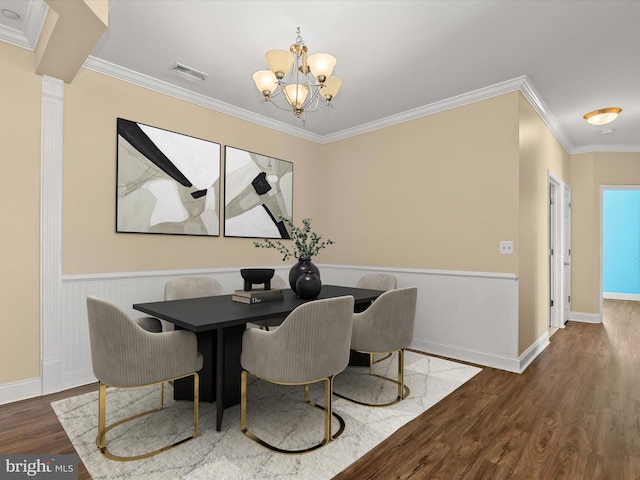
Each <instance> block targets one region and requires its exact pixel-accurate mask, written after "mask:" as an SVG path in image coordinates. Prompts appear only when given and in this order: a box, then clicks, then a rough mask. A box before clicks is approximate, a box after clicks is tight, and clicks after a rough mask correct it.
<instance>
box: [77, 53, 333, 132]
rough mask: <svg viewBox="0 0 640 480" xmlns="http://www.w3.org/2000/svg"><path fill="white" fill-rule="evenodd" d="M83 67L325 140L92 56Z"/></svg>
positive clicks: (228, 112)
mask: <svg viewBox="0 0 640 480" xmlns="http://www.w3.org/2000/svg"><path fill="white" fill-rule="evenodd" d="M83 67H84V68H86V69H87V70H91V71H93V72H96V73H100V74H103V75H107V76H109V77H113V78H116V79H118V80H122V81H124V82H127V83H131V84H133V85H138V86H139V87H143V88H147V89H149V90H153V91H156V92H158V93H162V94H165V95H169V96H171V97H174V98H177V99H179V100H183V101H185V102H189V103H193V104H195V105H198V106H201V107H204V108H208V109H210V110H215V111H216V112H220V113H224V114H225V115H229V116H232V117H235V118H239V119H240V120H246V121H248V122H251V123H255V124H257V125H261V126H263V127H267V128H271V129H273V130H277V131H279V132H282V133H286V134H289V135H293V136H296V137H300V138H302V139H305V140H309V141H311V142H315V143H322V142H321V140H322V137H321V136H320V135H317V134H314V133H310V132H308V131H306V130H302V129H300V128H297V127H293V126H291V125H288V124H286V123H283V122H279V121H277V120H273V119H270V118H267V117H264V116H262V115H258V114H256V113H253V112H250V111H248V110H244V109H242V108H238V107H235V106H233V105H229V104H228V103H224V102H221V101H219V100H216V99H214V98H211V97H207V96H206V95H202V94H199V93H195V92H192V91H189V90H187V89H184V88H182V87H177V86H175V85H171V84H170V83H167V82H163V81H161V80H157V79H155V78H152V77H149V76H147V75H143V74H141V73H138V72H136V71H134V70H130V69H128V68H124V67H121V66H119V65H115V64H113V63H110V62H106V61H104V60H101V59H99V58H95V57H92V56H89V57H88V58H87V60H86V61H85V62H84V64H83Z"/></svg>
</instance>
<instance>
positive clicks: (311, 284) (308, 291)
mask: <svg viewBox="0 0 640 480" xmlns="http://www.w3.org/2000/svg"><path fill="white" fill-rule="evenodd" d="M320 290H322V282H321V281H320V276H318V275H317V274H315V273H314V272H312V271H311V270H309V271H308V272H306V273H303V274H302V275H300V276H299V277H298V280H296V295H297V296H298V298H301V299H303V300H312V299H314V298H316V297H317V296H318V295H320Z"/></svg>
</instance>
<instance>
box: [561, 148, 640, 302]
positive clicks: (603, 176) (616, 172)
mask: <svg viewBox="0 0 640 480" xmlns="http://www.w3.org/2000/svg"><path fill="white" fill-rule="evenodd" d="M570 184H571V189H572V196H573V211H572V233H573V238H572V251H571V256H572V267H571V274H572V287H571V302H572V305H571V309H572V310H573V311H575V312H580V313H594V314H598V313H601V312H600V301H601V294H602V292H601V291H600V289H601V286H600V280H601V276H602V273H601V263H600V262H601V259H600V248H601V247H600V229H601V225H600V187H601V186H602V185H640V153H588V154H583V155H575V156H573V157H572V158H571V182H570Z"/></svg>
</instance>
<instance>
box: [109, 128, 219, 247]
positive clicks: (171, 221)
mask: <svg viewBox="0 0 640 480" xmlns="http://www.w3.org/2000/svg"><path fill="white" fill-rule="evenodd" d="M117 137H118V146H117V165H118V166H117V169H118V172H117V183H118V188H117V200H116V232H122V233H160V234H172V235H204V236H213V237H217V236H219V235H220V204H219V203H220V202H219V199H220V144H219V143H214V142H210V141H208V140H202V139H199V138H195V137H191V136H188V135H183V134H180V133H175V132H170V131H168V130H163V129H161V128H156V127H151V126H149V125H144V124H142V123H138V122H133V121H131V120H125V119H123V118H118V125H117Z"/></svg>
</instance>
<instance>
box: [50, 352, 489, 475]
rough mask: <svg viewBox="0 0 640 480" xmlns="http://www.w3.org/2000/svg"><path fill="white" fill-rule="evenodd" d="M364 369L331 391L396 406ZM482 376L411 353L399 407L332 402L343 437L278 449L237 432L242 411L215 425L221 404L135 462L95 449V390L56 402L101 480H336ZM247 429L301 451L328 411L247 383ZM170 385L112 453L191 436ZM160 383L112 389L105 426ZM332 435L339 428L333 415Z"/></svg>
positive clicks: (315, 395)
mask: <svg viewBox="0 0 640 480" xmlns="http://www.w3.org/2000/svg"><path fill="white" fill-rule="evenodd" d="M368 371H369V370H368V368H366V367H348V368H347V370H346V371H345V372H343V373H342V374H340V375H338V376H337V377H336V379H335V387H334V390H335V391H336V392H341V393H350V394H352V395H354V396H355V395H359V398H361V399H362V398H363V397H362V393H363V392H367V397H368V398H367V400H372V399H374V398H375V399H378V400H379V401H390V400H392V399H393V398H395V395H396V392H397V387H396V386H395V385H394V384H393V383H391V382H386V381H383V380H380V379H377V378H376V377H371V376H370V375H368ZM375 372H376V373H380V374H383V375H387V376H390V377H392V378H395V375H396V372H397V363H396V356H395V355H394V357H393V358H391V359H389V360H385V361H382V362H380V363H378V364H376V366H375ZM479 372H480V369H479V368H475V367H471V366H467V365H462V364H458V363H454V362H450V361H446V360H442V359H439V358H434V357H429V356H426V355H421V354H417V353H413V352H406V355H405V383H406V384H407V385H408V386H409V388H410V389H411V394H410V395H409V397H408V398H407V399H405V400H403V401H401V402H399V403H397V404H395V405H393V406H389V407H384V408H372V407H364V406H361V405H357V404H354V403H351V402H347V401H346V400H343V399H341V398H338V397H334V402H333V409H334V411H335V412H336V413H338V414H339V415H340V416H341V417H342V418H343V419H344V420H345V423H346V428H345V431H344V432H343V434H342V435H341V436H340V437H338V438H337V439H336V440H334V441H332V442H329V444H328V445H326V446H324V447H322V448H320V449H318V450H315V451H313V452H310V453H306V454H301V455H285V454H279V453H274V452H271V451H270V450H268V449H266V448H264V447H262V446H260V445H258V444H257V443H255V442H253V441H252V440H250V439H249V438H247V437H246V436H245V435H244V434H242V432H241V431H240V406H239V405H236V406H234V407H231V408H228V409H226V410H225V412H224V420H223V426H222V431H220V432H217V431H216V429H215V418H216V409H215V403H211V404H210V403H201V404H200V434H199V435H198V437H197V438H195V439H193V440H191V441H189V442H186V443H184V444H182V445H180V446H178V447H176V448H174V449H172V450H169V451H167V452H164V453H161V454H159V455H156V456H154V457H151V458H148V459H144V460H138V461H133V462H114V461H111V460H107V459H106V458H104V457H103V456H102V454H101V453H100V452H99V450H98V449H97V447H96V445H95V439H96V434H97V425H98V393H97V391H96V392H91V393H87V394H84V395H79V396H77V397H73V398H69V399H65V400H60V401H57V402H53V403H52V404H51V405H52V407H53V409H54V411H55V412H56V414H57V415H58V418H59V420H60V423H61V424H62V426H63V427H64V429H65V431H66V433H67V435H68V436H69V438H70V439H71V441H72V443H73V445H74V447H75V449H76V451H77V452H78V454H79V455H80V458H81V459H82V461H83V462H84V464H85V466H86V467H87V470H88V471H89V473H90V474H91V477H92V478H93V479H94V480H98V479H125V478H126V479H136V480H145V479H149V480H151V479H153V480H160V479H166V480H176V479H189V480H196V479H203V480H205V479H206V480H214V479H224V480H236V479H237V480H240V479H251V480H253V479H276V478H277V479H278V480H286V479H291V480H293V479H296V480H299V479H308V480H322V479H330V478H332V477H333V476H334V475H336V474H338V473H339V472H341V471H342V470H344V469H345V468H346V467H347V466H349V465H350V464H351V463H353V462H354V461H356V460H357V459H358V458H359V457H361V456H362V455H364V454H365V453H366V452H368V451H369V450H371V449H372V448H373V447H375V446H376V445H378V444H379V443H380V442H382V441H383V440H384V439H385V438H387V437H388V436H390V435H391V434H392V433H393V432H395V431H396V430H398V429H399V428H400V427H402V426H403V425H405V424H406V423H408V422H409V421H411V420H413V419H414V418H416V417H417V416H418V415H420V414H421V413H422V412H424V411H425V410H427V409H429V408H430V407H431V406H433V405H434V404H436V403H437V402H438V401H440V400H441V399H443V398H444V397H446V396H447V395H449V394H450V393H451V392H453V391H454V390H455V389H457V388H458V387H459V386H460V385H462V384H463V383H465V382H466V381H468V380H469V379H471V378H472V377H473V376H474V375H476V374H477V373H479ZM249 378H250V379H251V380H250V383H249V385H248V387H247V392H248V394H247V399H248V403H247V424H248V428H249V430H252V431H254V432H255V433H257V434H258V435H259V436H262V437H263V438H265V439H266V440H268V441H270V442H271V443H273V444H276V445H278V446H282V447H285V448H304V447H305V446H309V445H312V444H314V443H317V442H318V441H320V440H321V439H322V436H323V423H322V422H323V413H324V412H323V411H322V410H320V409H317V408H313V407H310V406H308V405H307V404H305V403H304V402H303V399H304V396H303V395H304V390H303V387H301V386H300V387H283V386H278V385H272V384H269V383H267V382H264V381H261V380H256V379H254V378H252V377H249ZM171 394H172V392H171V389H170V388H167V389H165V409H164V410H162V411H161V412H158V413H155V414H151V415H147V416H145V417H142V418H140V419H138V420H134V421H132V422H128V426H127V424H125V425H122V426H119V427H116V428H114V429H113V430H111V431H110V432H108V433H107V442H108V443H107V444H108V446H109V450H110V451H111V452H112V453H114V454H116V455H134V454H137V453H142V452H144V451H148V450H151V449H154V448H159V447H160V446H162V445H166V444H169V443H172V442H173V441H175V440H177V439H180V438H184V437H186V436H188V434H189V432H190V428H191V427H192V425H193V410H192V408H193V405H192V403H190V402H184V401H180V402H174V401H173V400H172V399H171ZM322 398H323V396H322V384H321V383H319V384H316V385H313V386H312V388H311V399H312V400H313V401H316V402H317V403H320V404H322V403H323V400H322ZM158 399H159V387H153V388H146V389H109V390H108V391H107V423H111V422H113V421H114V420H117V419H118V418H122V417H124V416H128V415H131V414H133V413H134V412H141V411H144V410H146V409H149V408H151V407H152V406H154V405H157V403H158ZM333 425H334V430H333V431H334V432H335V431H337V428H338V422H337V421H336V420H335V419H334V423H333Z"/></svg>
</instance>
